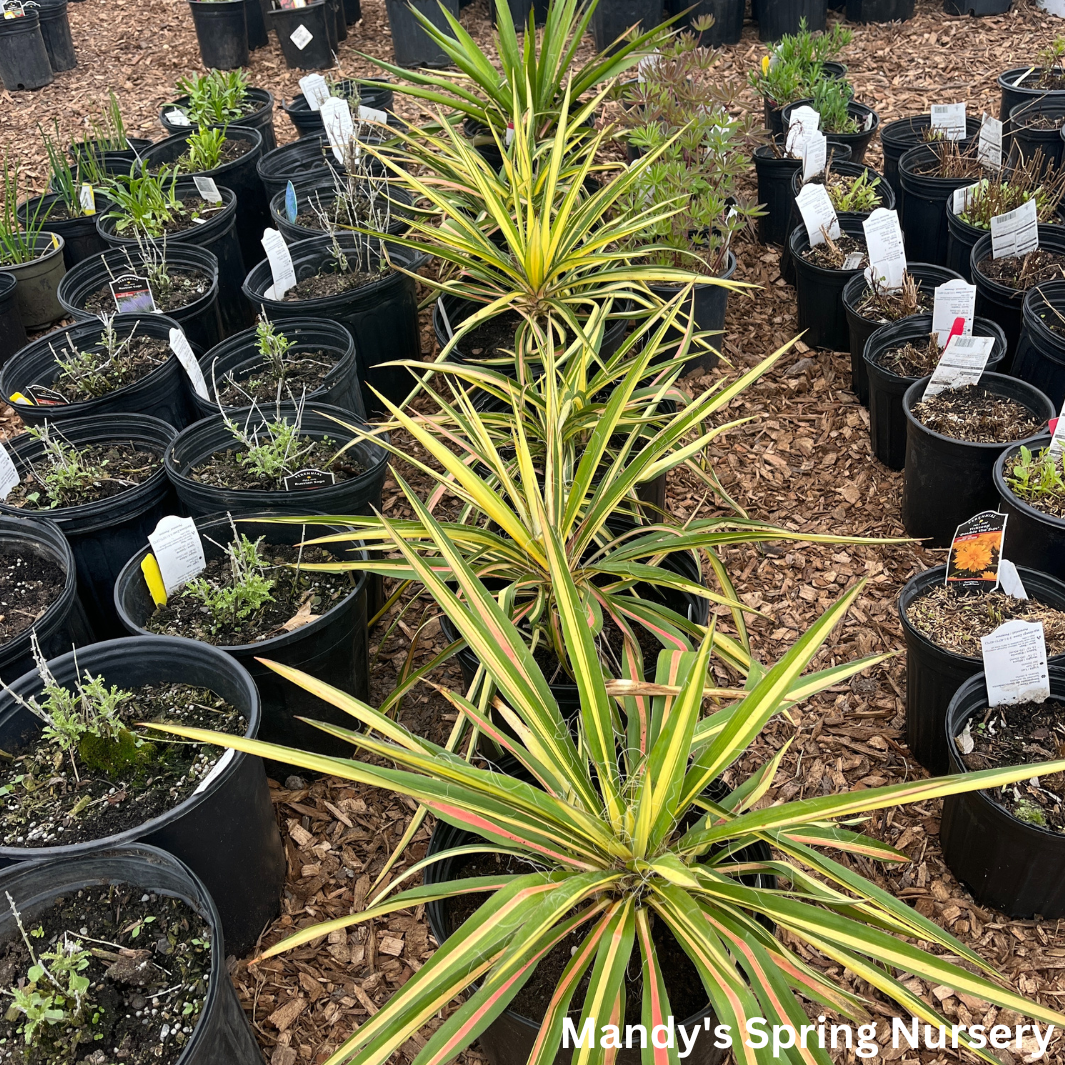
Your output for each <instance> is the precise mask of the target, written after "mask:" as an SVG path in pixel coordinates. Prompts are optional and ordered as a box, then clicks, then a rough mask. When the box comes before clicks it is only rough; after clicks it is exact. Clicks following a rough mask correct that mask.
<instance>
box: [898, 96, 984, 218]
mask: <svg viewBox="0 0 1065 1065" xmlns="http://www.w3.org/2000/svg"><path fill="white" fill-rule="evenodd" d="M931 125H932V117H931V116H930V115H914V116H913V117H912V118H899V119H896V120H895V121H894V122H889V123H888V124H887V125H886V126H881V127H880V144H881V147H882V148H883V150H884V179H885V180H886V181H887V183H888V184H889V185H890V186H891V187H892V188H893V189H894V190H895V195H896V196H898V198H899V201H900V202H899V217H900V218H901V217H902V202H901V201H902V186H901V185H900V183H899V160H900V159H901V158H902V156H903V154H904V153H905V152H907V151H909V149H910V148H917V147H919V146H920V145H922V144H924V143H925V142H924V140H923V139H922V134H923V132H924V131H925V130H926V129H929V128H930V127H931ZM979 132H980V120H979V119H976V118H966V119H965V135H966V137H975V136H977V134H979Z"/></svg>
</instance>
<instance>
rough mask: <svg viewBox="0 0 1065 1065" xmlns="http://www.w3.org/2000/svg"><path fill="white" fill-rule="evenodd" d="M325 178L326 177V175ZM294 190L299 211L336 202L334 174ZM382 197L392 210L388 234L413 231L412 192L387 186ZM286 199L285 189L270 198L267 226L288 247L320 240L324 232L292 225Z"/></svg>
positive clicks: (381, 194)
mask: <svg viewBox="0 0 1065 1065" xmlns="http://www.w3.org/2000/svg"><path fill="white" fill-rule="evenodd" d="M323 177H325V175H324V174H323ZM292 191H293V192H294V193H295V194H296V204H297V210H302V208H303V207H304V206H306V204H307V203H308V202H310V203H312V204H313V205H315V206H316V207H320V208H323V209H328V208H330V207H331V206H332V204H333V203H334V201H335V199H336V188H335V186H334V183H333V177H332V175H331V174H330V175H329V176H328V177H325V180H324V181H316V180H314V179H312V180H310V181H302V182H300V184H298V185H293V187H292ZM379 195H380V196H384V197H387V198H388V199H389V200H390V201H391V203H390V207H389V223H388V228H387V230H386V232H388V233H392V234H394V235H396V236H401V235H402V234H404V233H406V232H407V230H409V229H410V219H411V216H412V214H413V212H412V211H410V210H407V208H408V207H409V205H410V204H412V203H413V200H412V199H411V196H410V193H408V192H407V191H406V190H404V189H400V188H395V187H393V186H392V185H388V186H386V187H385V188H384V190H382V191H381V192H380V193H379ZM286 196H287V190H286V189H282V190H281V191H280V192H278V193H275V194H274V196H272V197H271V199H270V219H269V222H268V223H267V224H268V225H271V226H273V227H274V229H276V230H277V231H278V232H279V233H280V234H281V236H283V237H284V238H285V243H286V244H296V243H297V242H298V241H301V240H310V239H311V238H312V237H320V236H321V235H322V233H323V232H324V230H322V229H309V228H307V227H306V226H303V225H300V224H299V223H298V222H290V221H289V220H288V214H287V212H286V208H285V198H286ZM259 247H260V251H259V255H258V256H256V259H255V261H256V262H257V261H258V259H259V258H260V257H261V255H262V245H261V244H260V246H259Z"/></svg>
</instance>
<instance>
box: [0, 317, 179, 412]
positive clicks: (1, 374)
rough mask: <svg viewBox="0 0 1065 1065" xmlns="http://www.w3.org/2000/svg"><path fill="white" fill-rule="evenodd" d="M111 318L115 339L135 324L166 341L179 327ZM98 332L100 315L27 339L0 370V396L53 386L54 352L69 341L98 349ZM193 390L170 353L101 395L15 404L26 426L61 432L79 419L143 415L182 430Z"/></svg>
mask: <svg viewBox="0 0 1065 1065" xmlns="http://www.w3.org/2000/svg"><path fill="white" fill-rule="evenodd" d="M112 322H113V324H114V328H115V331H116V333H117V334H118V336H119V337H126V336H128V335H129V334H130V333H131V332H132V331H133V330H134V328H136V333H137V336H148V337H155V338H157V339H160V340H166V341H168V342H169V339H170V330H171V329H173V328H175V327H177V322H175V321H174V320H173V319H172V318H167V317H165V316H164V315H161V314H116V315H115V316H114V318H113V319H112ZM101 331H102V326H101V324H100V321H99V319H96V318H93V319H92V320H91V321H88V322H75V323H74V324H73V325H68V326H66V327H65V328H64V329H60V330H57V331H56V332H54V333H48V334H46V335H45V336H43V337H41V338H40V339H38V340H34V341H31V342H30V343H29V344H27V345H26V346H25V347H24V348H23V349H22V350H21V351H20V352H19V353H18V354H17V355H15V356H14V357H13V358H11V359H9V360H8V362H7V364H6V365H5V366H4V367H3V369H2V370H0V394H2V395H4V396H11V395H14V394H15V393H16V392H21V393H22V394H23V395H26V394H27V393H28V391H29V386H30V385H34V384H40V385H44V386H46V387H47V386H49V385H51V384H52V383H53V382H54V381H55V379H56V377H58V376H59V366H58V365H57V363H56V353H57V352H62V351H63V350H64V349H66V348H68V347H69V345H73V346H74V347H76V348H78V349H79V350H82V351H84V350H92V349H94V348H97V347H98V346H99V342H100V333H101ZM191 393H192V387H191V385H190V384H189V379H188V375H187V374H186V373H185V371H184V370H183V369H182V367H181V363H179V362H178V360H177V356H176V355H171V356H170V357H169V358H168V359H167V360H166V362H164V363H163V365H162V366H157V367H156V368H155V369H154V370H152V372H151V373H149V374H146V375H145V376H144V377H142V378H141V379H140V380H139V381H135V382H134V383H133V384H130V385H126V386H125V387H123V388H116V389H115V390H114V391H113V392H108V394H107V395H106V396H101V397H100V398H99V399H88V400H83V401H81V402H79V403H59V404H55V405H53V406H47V407H45V406H37V405H36V404H28V403H17V404H15V408H16V410H17V411H18V414H19V417H20V418H21V419H22V420H23V421H24V422H25V423H26V424H27V425H43V424H44V423H45V422H48V423H49V425H52V426H54V427H55V428H57V429H59V430H60V431H62V432H65V431H66V426H67V425H68V424H70V422H72V421H75V420H77V419H81V418H91V419H98V418H105V419H106V418H108V417H110V416H111V415H113V414H147V415H148V416H149V417H152V418H158V419H159V420H160V421H164V422H169V424H170V425H173V426H174V427H175V428H178V429H180V428H182V427H183V426H184V425H186V424H188V422H189V421H190V420H191V419H192V416H193V407H192V400H191V398H190V396H191Z"/></svg>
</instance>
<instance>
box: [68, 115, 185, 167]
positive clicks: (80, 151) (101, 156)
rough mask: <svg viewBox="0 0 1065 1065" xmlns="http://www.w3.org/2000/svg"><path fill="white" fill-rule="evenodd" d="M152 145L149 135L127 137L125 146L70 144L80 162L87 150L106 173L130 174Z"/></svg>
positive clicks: (73, 154) (74, 157) (72, 151)
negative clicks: (108, 146) (106, 146)
mask: <svg viewBox="0 0 1065 1065" xmlns="http://www.w3.org/2000/svg"><path fill="white" fill-rule="evenodd" d="M186 128H187V127H186ZM151 146H152V141H150V140H149V139H148V138H147V137H127V138H126V147H125V148H104V147H101V145H100V142H99V141H97V142H95V143H93V142H92V141H90V142H88V144H87V145H86V143H85V142H79V143H78V144H72V145H71V146H70V157H71V159H73V160H74V162H75V163H78V162H80V161H81V160H82V158H83V157H84V156H85V154H86V152H87V151H91V152H92V154H93V155H95V156H96V159H97V162H98V163H99V165H100V166H101V167H102V169H103V172H104V173H105V174H110V175H115V174H128V173H129V172H130V169H131V168H132V166H133V164H134V163H135V162H136V161H137V160H138V159H140V157H141V155H142V154H143V153H144V150H145V149H146V148H150V147H151Z"/></svg>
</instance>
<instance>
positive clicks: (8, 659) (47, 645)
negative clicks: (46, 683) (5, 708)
mask: <svg viewBox="0 0 1065 1065" xmlns="http://www.w3.org/2000/svg"><path fill="white" fill-rule="evenodd" d="M0 547H3V548H4V549H5V550H7V551H12V552H15V553H17V554H18V555H20V556H22V557H23V558H28V557H29V556H31V555H32V556H35V557H37V558H42V559H46V560H47V561H49V562H54V563H55V564H56V565H57V566H59V567H60V569H62V571H63V574H64V581H63V590H62V592H60V594H59V595H58V596H57V597H56V599H55V601H54V602H52V603H51V604H49V606H48V609H47V610H45V612H44V613H43V614H42V615H41V616H40V617H39V618H38V619H37V620H36V621H35V622H34V623H33V625H32V626H31V627H30V628H28V629H25V630H23V631H22V632H20V633H19V634H18V635H17V636H15V637H14V638H13V639H11V640H8V641H7V643H5V644H0V680H3V681H4V683H5V684H10V683H11V681H13V680H14V679H15V678H16V677H21V676H22V674H23V673H27V672H29V671H30V670H31V669H33V652H32V650H31V648H30V638H31V637H32V635H33V634H34V633H36V634H37V639H38V641H39V642H40V645H41V651H42V653H43V654H44V656H45V658H51V657H52V656H53V655H61V654H65V653H66V652H67V651H68V650H70V648H71V647H84V646H85V644H88V643H92V642H93V640H94V634H93V632H92V630H91V629H90V628H89V622H88V619H87V618H86V616H85V611H84V609H83V608H82V605H81V601H80V600H79V599H78V572H77V564H76V563H75V561H74V553H73V551H72V550H71V547H70V544H69V543H68V542H67V539H66V537H65V536H64V535H63V533H62V531H61V530H60V528H59V526H58V525H56V523H55V522H54V521H52V520H50V519H49V518H46V517H43V516H41V515H38V514H33V515H32V516H22V515H18V516H16V515H13V514H10V513H0Z"/></svg>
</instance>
